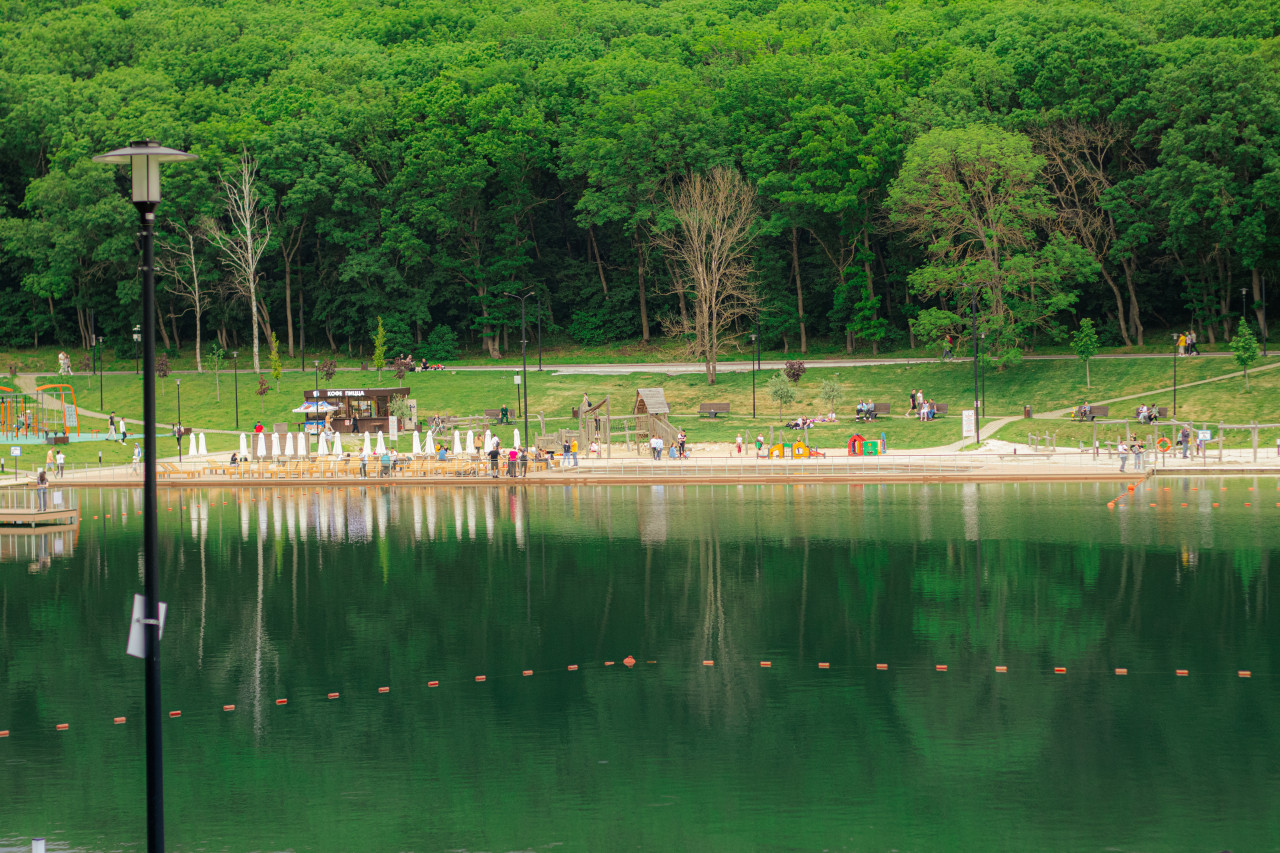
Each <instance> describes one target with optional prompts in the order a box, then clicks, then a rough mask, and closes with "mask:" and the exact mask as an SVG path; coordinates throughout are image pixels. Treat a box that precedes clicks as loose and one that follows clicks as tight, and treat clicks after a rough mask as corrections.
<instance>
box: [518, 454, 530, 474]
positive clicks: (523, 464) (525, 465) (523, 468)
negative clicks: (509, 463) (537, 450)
mask: <svg viewBox="0 0 1280 853" xmlns="http://www.w3.org/2000/svg"><path fill="white" fill-rule="evenodd" d="M520 476H521V477H528V476H529V448H528V447H521V448H520Z"/></svg>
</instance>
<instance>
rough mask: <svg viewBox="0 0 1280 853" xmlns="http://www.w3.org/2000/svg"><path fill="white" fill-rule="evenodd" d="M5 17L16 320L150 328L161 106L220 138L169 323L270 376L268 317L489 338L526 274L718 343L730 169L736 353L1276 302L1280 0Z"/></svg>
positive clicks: (583, 333)
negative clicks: (148, 262) (144, 289)
mask: <svg viewBox="0 0 1280 853" xmlns="http://www.w3.org/2000/svg"><path fill="white" fill-rule="evenodd" d="M0 16H2V17H0V45H2V49H0V344H3V345H7V346H24V347H25V346H39V345H46V344H50V343H56V344H58V345H61V346H63V347H67V348H73V347H75V348H87V347H89V346H90V345H91V342H92V341H93V340H94V338H95V336H97V337H101V338H102V339H104V340H105V342H106V345H107V346H109V347H110V346H114V347H116V348H118V349H119V351H120V352H122V353H128V357H131V356H132V353H133V343H132V337H131V333H132V329H133V326H134V325H135V324H137V323H139V322H140V317H139V310H140V308H139V306H140V289H141V279H140V276H139V274H138V264H139V261H138V246H137V244H136V239H137V228H136V213H135V212H134V211H133V208H132V206H131V205H130V203H129V201H128V199H127V174H126V173H125V170H123V169H118V168H114V167H108V166H103V165H100V164H97V163H94V162H92V161H91V159H90V158H91V157H92V156H93V155H94V154H98V153H102V152H104V151H107V150H110V149H113V148H117V147H121V146H123V145H126V144H128V142H129V141H131V140H134V139H141V138H154V139H156V140H158V141H160V142H161V144H164V145H168V146H172V147H175V148H181V149H183V150H186V151H190V152H192V153H195V154H197V155H199V158H200V159H199V160H197V161H194V162H191V163H184V164H173V165H170V166H168V167H166V171H165V175H164V202H163V203H162V205H161V208H160V212H159V215H158V222H159V226H158V227H159V231H160V235H159V238H158V243H159V246H158V251H157V275H158V285H157V286H158V295H157V304H158V311H159V316H158V317H157V325H158V329H159V334H160V335H161V337H162V340H161V341H160V342H159V345H160V346H161V347H162V348H165V349H169V350H175V349H177V348H179V347H182V348H191V347H195V348H196V350H197V352H205V353H206V354H207V353H210V352H212V351H213V350H216V349H225V350H230V349H240V350H244V351H245V352H243V353H242V355H241V358H245V357H247V355H248V352H249V349H250V347H252V352H253V362H252V364H253V366H254V367H255V368H257V369H261V368H260V364H261V363H265V361H266V352H267V350H268V348H269V342H270V341H271V339H272V337H273V336H274V337H275V338H276V340H278V342H279V348H280V351H281V354H282V355H283V354H286V353H287V354H288V355H293V354H294V353H295V351H296V350H297V349H298V348H299V347H301V346H302V345H303V340H302V337H303V335H305V340H306V346H307V348H308V349H309V350H313V351H328V352H333V353H338V352H342V353H345V354H350V355H355V356H360V355H364V354H367V353H368V352H369V351H370V349H371V347H372V340H373V337H374V335H375V332H376V330H377V328H378V325H379V322H381V324H382V327H383V329H384V331H385V336H386V349H387V351H388V353H389V354H392V355H399V354H402V353H404V354H408V355H411V356H413V357H415V358H428V359H430V360H431V361H438V360H445V359H447V358H449V357H452V356H453V355H455V354H456V353H457V352H458V351H459V349H460V348H465V349H470V350H473V351H480V352H484V353H487V354H488V355H490V356H494V357H498V356H500V355H503V354H505V353H507V352H509V351H510V350H511V349H512V348H514V349H515V350H516V351H518V349H519V339H520V333H519V324H520V310H521V303H520V301H519V300H518V299H517V298H513V297H515V296H519V295H522V294H525V293H530V292H532V293H533V294H534V296H533V298H530V299H528V300H526V308H527V310H528V312H529V316H530V318H531V320H536V321H537V322H540V323H541V325H542V328H543V329H544V331H545V333H547V334H557V335H561V336H563V337H565V338H567V339H569V340H572V341H574V342H578V343H581V344H584V345H601V344H608V343H610V342H615V341H628V342H633V343H637V344H639V343H648V342H653V341H657V340H659V339H661V338H663V337H664V336H668V335H674V336H681V335H684V336H688V335H689V334H690V330H691V329H692V328H693V326H694V325H696V323H695V322H694V319H692V318H697V317H701V315H702V312H704V310H706V305H705V304H704V303H706V302H707V300H708V299H709V297H708V296H707V295H706V294H705V293H703V292H702V291H700V290H699V284H698V281H697V279H698V275H697V273H698V269H697V268H696V267H692V268H691V267H690V266H689V263H690V262H689V260H688V258H689V257H690V255H691V253H690V252H688V251H682V250H681V247H680V246H679V245H678V244H679V239H678V238H677V237H674V236H673V234H674V233H675V232H677V231H679V229H680V226H681V223H682V222H686V224H687V221H686V220H682V219H681V218H680V216H679V215H678V214H679V213H680V208H679V203H680V200H681V198H682V196H681V192H682V189H684V188H686V187H689V186H690V185H691V184H690V182H691V181H692V180H693V179H694V178H696V177H698V176H703V175H720V176H724V175H728V176H729V177H730V178H732V179H733V180H734V181H736V182H737V183H738V184H739V185H741V187H742V188H743V190H744V193H745V194H744V195H743V198H744V199H746V202H745V204H746V205H747V207H744V208H743V210H747V212H748V214H749V215H748V216H747V217H746V218H744V219H741V220H739V221H736V222H735V228H736V229H737V230H736V231H735V233H736V234H738V237H737V238H736V239H738V241H739V242H738V243H737V244H736V245H737V249H736V250H735V253H734V258H733V262H734V263H736V264H737V265H738V266H736V267H735V268H734V273H733V276H734V281H735V287H736V288H737V290H736V291H735V292H736V294H737V297H738V298H739V300H740V301H739V302H738V303H736V308H735V310H732V311H728V312H727V313H725V314H724V315H723V319H724V324H725V328H724V329H723V336H722V337H723V340H722V341H721V342H720V343H718V344H716V346H724V345H726V344H725V342H733V341H737V342H738V344H739V345H740V343H741V340H743V337H742V336H744V335H746V334H747V333H750V332H756V331H758V333H759V335H760V338H761V341H762V342H763V344H764V345H765V346H767V347H770V348H780V349H783V350H785V351H787V352H789V353H792V352H798V353H804V352H807V351H809V349H810V347H811V346H814V347H816V346H819V345H820V344H821V345H822V346H826V347H828V348H830V349H836V350H843V351H846V352H866V353H875V352H879V351H883V350H890V349H905V348H908V347H914V346H918V345H922V344H929V343H932V342H936V341H937V340H940V339H941V338H942V337H943V336H944V335H948V334H949V335H953V336H955V337H957V338H958V339H959V341H958V342H959V343H960V344H961V345H962V346H963V345H964V344H963V342H964V340H965V339H966V336H967V335H969V334H970V331H969V330H970V328H971V323H973V322H974V318H975V316H976V317H977V320H978V323H977V328H978V329H979V331H980V332H981V334H983V335H984V336H985V337H988V343H989V346H990V348H991V351H992V352H993V353H996V354H998V355H1001V357H1014V358H1016V356H1017V354H1018V353H1019V352H1023V351H1025V350H1026V349H1028V348H1030V347H1033V346H1035V345H1037V344H1043V343H1048V342H1054V341H1060V340H1062V339H1063V336H1064V335H1066V334H1067V333H1069V332H1070V331H1071V330H1073V329H1076V328H1078V326H1079V323H1080V321H1081V320H1082V319H1084V318H1093V319H1094V320H1095V322H1096V324H1097V329H1098V335H1099V337H1100V339H1101V343H1102V344H1103V345H1105V346H1135V347H1137V346H1148V347H1150V346H1157V347H1168V346H1169V345H1170V338H1169V336H1168V335H1169V332H1170V331H1178V330H1185V329H1195V330H1196V331H1197V333H1198V334H1199V336H1200V340H1201V341H1202V342H1205V343H1209V344H1212V343H1214V342H1217V341H1222V340H1224V339H1227V338H1230V337H1231V336H1232V335H1233V334H1234V330H1235V328H1236V326H1237V324H1239V323H1240V322H1241V320H1242V318H1243V319H1244V320H1245V321H1247V322H1248V323H1249V324H1250V325H1252V326H1253V328H1255V329H1257V330H1259V331H1260V332H1261V333H1262V334H1264V335H1265V334H1266V317H1265V313H1264V311H1265V302H1266V287H1267V281H1268V279H1274V276H1275V271H1276V269H1277V261H1278V260H1280V245H1278V244H1277V239H1276V237H1277V232H1278V231H1280V221H1278V216H1277V199H1280V144H1278V142H1277V140H1278V139H1280V97H1278V94H1280V82H1277V81H1278V79H1280V77H1278V75H1277V72H1278V71H1280V39H1278V38H1277V36H1278V35H1280V2H1277V0H1242V1H1241V2H1225V0H1194V2H1193V1H1192V0H1116V2H1096V0H1084V2H1076V1H1075V0H1071V2H1067V1H1066V0H1049V2H1042V0H958V2H945V0H896V1H895V2H857V0H814V2H778V0H670V2H664V1H663V0H648V2H638V0H588V2H560V1H559V0H527V2H521V1H520V0H466V2H456V0H454V1H453V2H445V0H365V1H364V2H359V3H356V2H349V0H280V2H265V3H264V2H259V1H258V0H255V2H248V0H228V2H221V0H170V2H165V3H155V2H141V0H99V2H85V3H76V2H66V0H25V2H24V0H14V2H10V3H7V4H5V7H4V12H3V13H0ZM710 183H713V181H710V180H709V181H708V184H710ZM739 212H741V211H739ZM712 230H714V229H712ZM690 233H692V232H690ZM699 239H701V238H699ZM708 239H709V238H708ZM685 248H687V246H686V247H685ZM692 254H698V253H692ZM698 322H701V321H700V320H699V321H698ZM699 334H700V333H699ZM259 350H261V357H260V356H259Z"/></svg>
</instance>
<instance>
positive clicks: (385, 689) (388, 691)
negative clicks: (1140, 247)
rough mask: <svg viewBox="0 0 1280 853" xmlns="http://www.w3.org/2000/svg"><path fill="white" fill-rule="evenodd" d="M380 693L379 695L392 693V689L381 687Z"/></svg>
mask: <svg viewBox="0 0 1280 853" xmlns="http://www.w3.org/2000/svg"><path fill="white" fill-rule="evenodd" d="M378 692H379V693H390V692H391V688H390V687H379V688H378Z"/></svg>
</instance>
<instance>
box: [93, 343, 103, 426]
mask: <svg viewBox="0 0 1280 853" xmlns="http://www.w3.org/2000/svg"><path fill="white" fill-rule="evenodd" d="M101 344H102V335H98V336H97V337H95V338H94V339H93V353H94V355H95V356H96V357H97V359H98V411H99V412H101V411H102V410H103V408H104V406H103V404H102V350H101V349H100V345H101Z"/></svg>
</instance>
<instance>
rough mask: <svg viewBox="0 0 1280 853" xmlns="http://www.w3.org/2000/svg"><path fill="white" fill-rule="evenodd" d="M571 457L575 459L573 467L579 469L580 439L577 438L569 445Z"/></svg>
mask: <svg viewBox="0 0 1280 853" xmlns="http://www.w3.org/2000/svg"><path fill="white" fill-rule="evenodd" d="M569 455H570V456H572V457H573V467H574V468H577V467H578V439H576V438H575V439H574V440H573V443H572V444H570V445H569Z"/></svg>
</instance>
